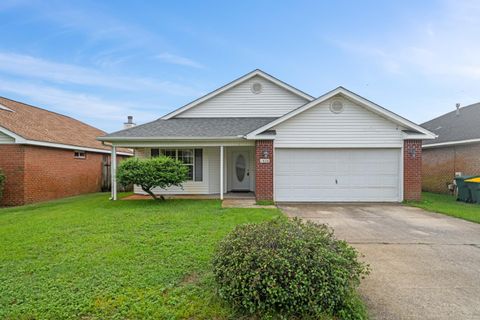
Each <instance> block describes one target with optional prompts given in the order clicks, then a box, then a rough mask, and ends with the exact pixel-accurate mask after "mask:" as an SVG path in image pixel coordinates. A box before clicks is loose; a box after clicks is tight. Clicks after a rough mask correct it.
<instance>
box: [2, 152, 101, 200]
mask: <svg viewBox="0 0 480 320" xmlns="http://www.w3.org/2000/svg"><path fill="white" fill-rule="evenodd" d="M73 155H74V153H73V150H66V149H58V148H47V147H39V146H27V145H0V168H1V169H2V170H3V171H4V172H5V175H6V178H7V180H6V185H5V190H4V196H3V199H2V200H1V203H0V204H2V205H6V206H15V205H23V204H28V203H34V202H39V201H46V200H52V199H58V198H63V197H68V196H73V195H78V194H83V193H89V192H98V191H100V189H101V177H102V159H103V157H104V154H101V153H94V152H87V153H86V159H75V158H74V157H73Z"/></svg>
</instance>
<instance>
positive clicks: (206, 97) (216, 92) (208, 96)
mask: <svg viewBox="0 0 480 320" xmlns="http://www.w3.org/2000/svg"><path fill="white" fill-rule="evenodd" d="M255 76H260V77H263V78H265V79H267V80H269V81H271V82H273V83H275V84H276V85H278V86H280V87H282V88H284V89H286V90H288V91H290V92H292V93H294V94H296V95H298V96H300V97H302V98H304V99H306V100H308V101H312V100H314V99H315V98H314V97H312V96H310V95H308V94H306V93H305V92H303V91H300V90H298V89H296V88H294V87H292V86H290V85H288V84H286V83H284V82H282V81H280V80H278V79H276V78H275V77H272V76H271V75H269V74H267V73H265V72H263V71H262V70H259V69H257V70H254V71H252V72H250V73H247V74H246V75H244V76H242V77H240V78H238V79H237V80H234V81H232V82H230V83H228V84H226V85H224V86H223V87H220V88H218V89H216V90H214V91H212V92H210V93H208V94H206V95H204V96H203V97H201V98H198V99H197V100H194V101H192V102H190V103H189V104H186V105H184V106H183V107H181V108H179V109H177V110H174V111H172V112H170V113H168V114H166V115H165V116H163V117H162V119H163V120H168V119H171V118H173V117H175V116H176V115H178V114H180V113H182V112H184V111H187V110H188V109H191V108H193V107H195V106H197V105H199V104H200V103H202V102H205V101H207V100H209V99H211V98H213V97H215V96H217V95H219V94H221V93H222V92H225V91H227V90H229V89H230V88H233V87H234V86H236V85H238V84H240V83H242V82H244V81H247V80H248V79H251V78H253V77H255Z"/></svg>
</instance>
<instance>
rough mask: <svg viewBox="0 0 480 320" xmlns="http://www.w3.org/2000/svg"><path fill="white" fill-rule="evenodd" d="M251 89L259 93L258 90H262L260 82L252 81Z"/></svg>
mask: <svg viewBox="0 0 480 320" xmlns="http://www.w3.org/2000/svg"><path fill="white" fill-rule="evenodd" d="M251 89H252V92H253V93H255V94H259V93H260V92H262V84H261V83H260V82H254V83H252V87H251Z"/></svg>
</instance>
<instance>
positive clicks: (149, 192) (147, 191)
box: [142, 187, 165, 200]
mask: <svg viewBox="0 0 480 320" xmlns="http://www.w3.org/2000/svg"><path fill="white" fill-rule="evenodd" d="M142 190H143V191H145V192H146V193H148V194H149V195H150V196H151V197H152V198H153V199H154V200H165V197H164V196H162V195H161V196H160V197H157V196H156V195H155V193H153V192H152V190H150V189H149V188H144V187H142Z"/></svg>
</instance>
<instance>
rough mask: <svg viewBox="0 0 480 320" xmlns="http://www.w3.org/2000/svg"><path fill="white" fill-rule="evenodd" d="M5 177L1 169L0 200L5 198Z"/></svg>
mask: <svg viewBox="0 0 480 320" xmlns="http://www.w3.org/2000/svg"><path fill="white" fill-rule="evenodd" d="M5 180H6V178H5V175H4V174H3V171H2V169H0V200H1V199H2V196H3V187H4V186H5Z"/></svg>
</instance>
